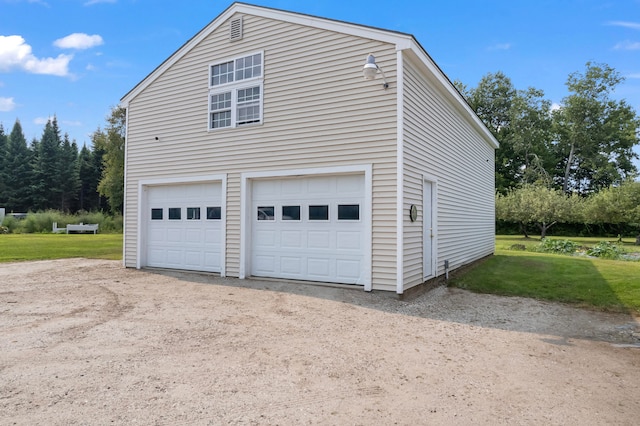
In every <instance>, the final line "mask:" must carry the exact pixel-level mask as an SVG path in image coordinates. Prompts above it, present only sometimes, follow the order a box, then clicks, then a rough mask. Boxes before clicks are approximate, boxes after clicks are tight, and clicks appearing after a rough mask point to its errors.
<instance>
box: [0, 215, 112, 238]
mask: <svg viewBox="0 0 640 426" xmlns="http://www.w3.org/2000/svg"><path fill="white" fill-rule="evenodd" d="M54 222H57V223H58V227H59V228H64V227H65V226H67V225H69V224H74V223H97V224H98V225H99V228H98V232H101V233H105V234H113V233H121V232H122V226H123V218H122V215H117V216H109V215H106V214H104V213H102V212H78V213H76V214H74V215H70V214H63V213H61V212H59V211H57V210H47V211H44V212H37V213H29V214H27V217H26V218H25V219H22V220H21V219H16V218H15V217H13V216H6V217H5V219H4V221H3V223H2V225H3V226H4V227H6V228H7V231H8V232H9V233H12V234H23V233H47V232H52V231H53V223H54Z"/></svg>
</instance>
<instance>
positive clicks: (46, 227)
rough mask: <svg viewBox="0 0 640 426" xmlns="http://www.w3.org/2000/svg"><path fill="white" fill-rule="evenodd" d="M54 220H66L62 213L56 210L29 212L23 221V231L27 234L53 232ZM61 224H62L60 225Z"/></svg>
mask: <svg viewBox="0 0 640 426" xmlns="http://www.w3.org/2000/svg"><path fill="white" fill-rule="evenodd" d="M53 222H58V225H59V224H60V222H64V216H63V215H62V213H60V212H59V211H56V210H47V211H45V212H38V213H29V214H27V217H26V218H25V219H24V220H23V221H22V222H21V224H20V225H21V227H22V232H23V233H25V234H40V233H43V232H51V231H52V229H53ZM59 226H60V225H59Z"/></svg>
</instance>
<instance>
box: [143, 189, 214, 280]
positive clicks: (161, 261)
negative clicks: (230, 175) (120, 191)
mask: <svg viewBox="0 0 640 426" xmlns="http://www.w3.org/2000/svg"><path fill="white" fill-rule="evenodd" d="M221 195H222V185H221V184H220V183H219V182H208V183H197V184H180V185H162V186H148V187H146V196H147V203H146V205H147V208H146V211H145V212H143V217H144V218H145V222H146V265H145V266H152V267H160V268H170V269H186V270H191V271H208V272H220V269H221V264H222V258H221V255H222V249H223V247H222V238H221V235H222V233H221V230H222V220H221V219H222V208H223V206H222V203H221V200H222V196H221Z"/></svg>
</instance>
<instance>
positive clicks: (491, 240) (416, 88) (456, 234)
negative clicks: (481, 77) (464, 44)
mask: <svg viewBox="0 0 640 426" xmlns="http://www.w3.org/2000/svg"><path fill="white" fill-rule="evenodd" d="M404 58H405V60H404V63H403V65H404V67H403V68H404V79H403V80H404V89H405V91H404V100H405V105H404V141H405V142H404V200H403V212H405V213H406V214H405V215H404V221H403V224H404V251H403V254H404V262H403V264H404V280H403V281H404V289H407V288H410V287H413V286H415V285H418V284H421V283H422V282H423V275H422V263H423V259H422V256H423V252H422V246H423V233H422V226H423V222H422V217H423V212H422V205H423V200H422V184H423V176H424V175H425V174H426V175H428V176H430V177H431V178H433V179H434V180H435V181H436V184H435V185H434V191H435V192H436V199H437V212H436V215H437V224H436V229H435V232H436V237H435V238H436V253H434V254H435V255H436V256H437V265H436V276H440V275H442V274H444V261H445V260H449V268H450V270H452V269H456V268H458V267H460V266H463V265H465V264H468V263H470V262H473V261H474V260H477V259H480V258H482V257H484V256H487V255H490V254H492V253H493V252H494V249H495V220H494V217H495V208H494V187H495V183H494V176H495V175H494V161H495V160H494V158H495V155H494V148H493V147H492V146H490V145H489V143H488V141H487V140H485V139H483V138H482V137H481V136H480V132H479V131H478V130H477V129H476V128H474V125H473V124H472V123H471V121H470V120H469V119H467V118H465V116H466V114H464V112H463V111H460V110H459V109H457V108H462V106H459V105H458V103H457V102H455V101H454V100H453V99H452V97H451V95H450V94H449V93H445V92H444V91H443V90H442V89H441V88H440V86H439V85H436V84H435V82H434V81H433V80H432V79H428V78H425V76H424V70H422V69H421V68H422V67H423V65H421V64H418V61H417V60H411V57H410V55H409V54H405V55H404ZM412 204H415V205H416V206H418V220H416V222H411V221H410V219H409V214H408V211H409V207H410V206H411V205H412Z"/></svg>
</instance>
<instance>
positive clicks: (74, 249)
mask: <svg viewBox="0 0 640 426" xmlns="http://www.w3.org/2000/svg"><path fill="white" fill-rule="evenodd" d="M68 257H88V258H98V259H113V260H118V259H122V234H96V235H93V234H69V235H67V234H6V235H0V262H16V261H25V260H44V259H63V258H68Z"/></svg>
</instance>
